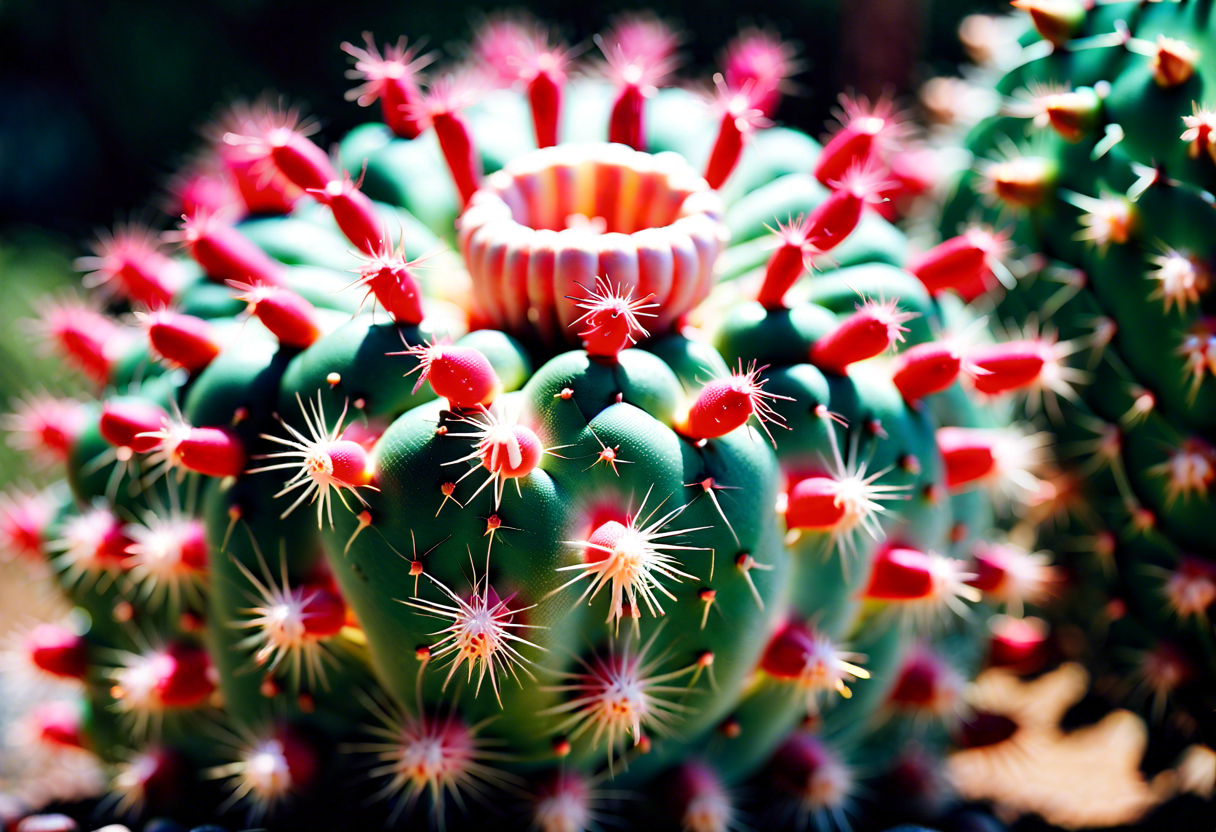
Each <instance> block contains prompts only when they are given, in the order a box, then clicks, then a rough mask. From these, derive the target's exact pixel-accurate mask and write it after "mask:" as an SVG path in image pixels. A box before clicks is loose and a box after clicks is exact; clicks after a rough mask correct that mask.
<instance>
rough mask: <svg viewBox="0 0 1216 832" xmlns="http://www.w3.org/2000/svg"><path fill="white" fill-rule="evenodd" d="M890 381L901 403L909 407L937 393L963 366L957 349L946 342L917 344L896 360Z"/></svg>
mask: <svg viewBox="0 0 1216 832" xmlns="http://www.w3.org/2000/svg"><path fill="white" fill-rule="evenodd" d="M893 366H894V370H893V372H892V373H891V380H892V381H893V382H895V386H896V388H897V389H898V390H899V393H900V395H902V396H903V397H904V401H906V402H908V403H909V404H911V403H912V402H915V401H919V400H920V399H923V398H924V397H925V396H929V395H932V394H934V393H940V392H941V391H943V390H945V389H946V388H947V387H949V386H950V385H952V384H953V383H954V381H955V379H957V378H958V374H959V371H960V370H961V369H962V366H963V359H962V356H961V355H960V354H959V351H958V348H957V347H956V346H955V345H954V344H952V343H950V342H940V343H933V342H930V343H925V344H917V345H916V346H914V347H912V348H911V349H908V350H905V351H904V352H903V353H901V354H900V355H899V356H897V357H896V359H895V363H894V365H893Z"/></svg>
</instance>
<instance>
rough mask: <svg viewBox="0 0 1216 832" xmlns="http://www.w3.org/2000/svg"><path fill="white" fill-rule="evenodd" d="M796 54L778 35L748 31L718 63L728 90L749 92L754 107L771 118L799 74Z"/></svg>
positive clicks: (728, 49)
mask: <svg viewBox="0 0 1216 832" xmlns="http://www.w3.org/2000/svg"><path fill="white" fill-rule="evenodd" d="M796 55H797V50H796V49H795V48H794V47H793V46H791V45H790V44H788V43H785V42H783V41H782V40H781V38H780V36H778V35H777V34H776V33H774V32H769V31H764V30H761V29H755V28H749V29H744V30H743V31H742V32H740V33H739V34H738V35H737V36H736V37H735V38H734V39H733V40H731V42H730V43H729V44H728V45H727V47H726V50H725V54H724V55H723V56H722V60H721V61H720V62H719V63H720V66H721V67H722V73H723V76H724V77H725V79H726V85H727V87H729V88H730V89H731V90H733V91H735V92H746V93H747V94H748V97H749V98H750V99H751V104H752V106H753V107H755V108H756V109H757V110H759V111H760V112H761V113H762V114H763V115H764V116H766V117H770V118H771V117H772V115H773V114H774V113H775V112H777V107H778V105H779V104H780V103H781V96H782V92H784V91H785V87H786V86H787V84H788V79H789V78H790V76H792V75H793V74H794V73H795V72H797V71H798V68H799V63H798V61H797V60H796Z"/></svg>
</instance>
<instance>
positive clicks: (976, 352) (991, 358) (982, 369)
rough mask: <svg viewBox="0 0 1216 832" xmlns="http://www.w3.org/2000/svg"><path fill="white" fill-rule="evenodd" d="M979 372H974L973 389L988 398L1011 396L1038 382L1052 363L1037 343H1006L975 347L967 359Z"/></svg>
mask: <svg viewBox="0 0 1216 832" xmlns="http://www.w3.org/2000/svg"><path fill="white" fill-rule="evenodd" d="M967 357H968V360H969V362H970V363H971V365H972V366H973V367H974V368H975V369H976V370H977V371H978V372H974V373H973V379H972V383H973V384H974V386H975V389H976V390H979V391H980V392H981V393H987V394H989V395H996V394H999V393H1010V392H1013V391H1014V390H1020V389H1022V388H1024V387H1029V386H1031V385H1033V384H1035V383H1036V382H1038V381H1039V379H1040V378H1041V376H1042V374H1043V368H1044V367H1045V366H1047V364H1048V363H1049V362H1050V361H1052V360H1053V357H1052V355H1051V354H1050V353H1049V352H1047V351H1046V350H1045V348H1044V345H1043V344H1042V343H1041V342H1040V341H1037V340H1025V341H1008V342H1006V343H1004V344H985V345H983V346H977V347H975V348H974V349H973V350H972V351H971V352H970V353H969V355H968V356H967Z"/></svg>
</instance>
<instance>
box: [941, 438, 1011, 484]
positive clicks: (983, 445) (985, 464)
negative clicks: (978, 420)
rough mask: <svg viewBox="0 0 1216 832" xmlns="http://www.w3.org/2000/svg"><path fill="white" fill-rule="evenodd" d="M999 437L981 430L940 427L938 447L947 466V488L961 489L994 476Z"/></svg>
mask: <svg viewBox="0 0 1216 832" xmlns="http://www.w3.org/2000/svg"><path fill="white" fill-rule="evenodd" d="M998 441H999V436H998V435H997V434H994V433H993V432H991V431H987V430H983V429H981V428H974V429H973V428H954V427H949V428H939V429H938V431H937V447H938V449H939V450H940V451H941V453H942V461H943V462H944V463H945V465H946V486H947V487H948V488H958V487H960V486H964V485H968V484H970V483H974V482H978V481H980V480H983V479H985V478H987V477H988V476H990V475H991V474H993V473H994V472H995V471H996V470H997V466H998V454H997V451H996V445H997V442H998Z"/></svg>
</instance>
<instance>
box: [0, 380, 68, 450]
mask: <svg viewBox="0 0 1216 832" xmlns="http://www.w3.org/2000/svg"><path fill="white" fill-rule="evenodd" d="M13 411H14V412H13V413H10V414H5V415H4V416H3V417H0V425H2V426H3V427H4V429H5V430H7V431H9V432H10V435H9V443H10V444H11V445H12V446H13V447H15V448H18V449H20V450H24V451H30V452H31V453H33V454H35V455H37V456H39V457H44V458H46V459H47V460H49V461H54V462H62V461H65V460H66V459H67V458H68V456H69V454H71V452H72V447H73V446H74V445H75V444H76V441H77V440H78V439H79V438H80V435H81V434H82V433H83V432H84V429H85V421H86V411H85V410H84V408H83V407H82V405H81V403H80V402H79V401H77V400H76V399H66V398H64V399H57V398H54V397H52V396H45V395H43V396H35V397H31V398H28V399H24V400H20V401H17V402H15V404H14V408H13Z"/></svg>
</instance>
